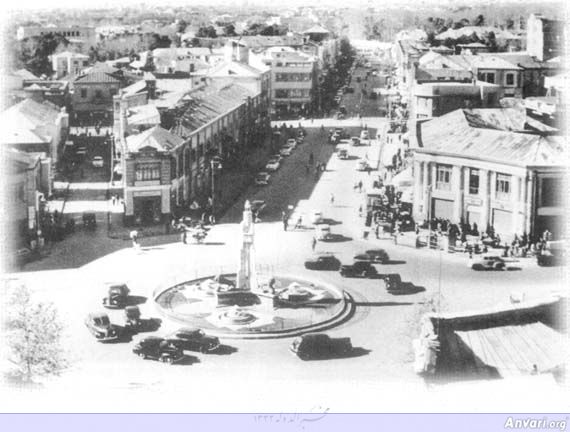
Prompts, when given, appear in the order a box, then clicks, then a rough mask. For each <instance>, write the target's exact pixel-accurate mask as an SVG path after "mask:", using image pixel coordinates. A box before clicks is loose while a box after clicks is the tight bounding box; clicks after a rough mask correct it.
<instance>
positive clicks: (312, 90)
mask: <svg viewBox="0 0 570 432" xmlns="http://www.w3.org/2000/svg"><path fill="white" fill-rule="evenodd" d="M250 64H251V65H252V66H253V67H257V66H258V65H259V66H260V67H262V66H269V67H270V68H271V91H272V94H271V104H272V107H271V114H272V115H276V116H278V117H279V116H292V115H293V116H296V115H304V116H306V115H308V114H310V113H311V112H312V111H313V109H314V108H315V104H316V103H317V91H316V72H317V68H316V59H315V58H314V57H313V56H309V55H306V54H303V53H300V52H297V51H295V50H294V49H293V48H291V47H273V48H269V49H267V50H265V51H263V52H261V53H260V54H258V55H255V54H254V55H252V53H251V52H250Z"/></svg>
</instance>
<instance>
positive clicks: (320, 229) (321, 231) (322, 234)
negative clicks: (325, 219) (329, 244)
mask: <svg viewBox="0 0 570 432" xmlns="http://www.w3.org/2000/svg"><path fill="white" fill-rule="evenodd" d="M315 238H316V239H317V240H321V241H327V240H331V239H332V238H334V236H333V234H332V233H331V227H330V225H328V224H324V223H319V224H317V225H315Z"/></svg>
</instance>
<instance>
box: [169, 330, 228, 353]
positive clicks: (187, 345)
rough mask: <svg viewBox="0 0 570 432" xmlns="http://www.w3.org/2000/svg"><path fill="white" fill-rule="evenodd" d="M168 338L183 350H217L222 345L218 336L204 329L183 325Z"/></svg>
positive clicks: (202, 351)
mask: <svg viewBox="0 0 570 432" xmlns="http://www.w3.org/2000/svg"><path fill="white" fill-rule="evenodd" d="M168 340H169V341H172V342H173V343H174V344H176V345H177V346H178V347H180V348H181V349H183V350H189V351H199V352H201V353H209V352H212V351H215V350H217V349H218V348H219V346H220V340H219V339H218V338H217V337H215V336H208V335H206V334H205V333H204V330H202V329H199V328H190V327H183V328H181V329H178V330H177V331H175V332H174V333H172V334H171V335H169V336H168Z"/></svg>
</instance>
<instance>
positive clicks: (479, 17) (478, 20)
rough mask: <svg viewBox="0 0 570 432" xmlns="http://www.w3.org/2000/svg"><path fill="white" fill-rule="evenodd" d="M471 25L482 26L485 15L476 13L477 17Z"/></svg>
mask: <svg viewBox="0 0 570 432" xmlns="http://www.w3.org/2000/svg"><path fill="white" fill-rule="evenodd" d="M473 25H476V26H478V27H481V26H484V25H485V17H484V16H483V15H477V18H475V22H474V23H473Z"/></svg>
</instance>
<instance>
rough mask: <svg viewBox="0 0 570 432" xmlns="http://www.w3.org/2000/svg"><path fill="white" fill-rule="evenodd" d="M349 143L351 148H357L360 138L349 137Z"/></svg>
mask: <svg viewBox="0 0 570 432" xmlns="http://www.w3.org/2000/svg"><path fill="white" fill-rule="evenodd" d="M350 143H351V144H352V145H353V146H355V147H356V146H359V145H360V138H358V137H350Z"/></svg>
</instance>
